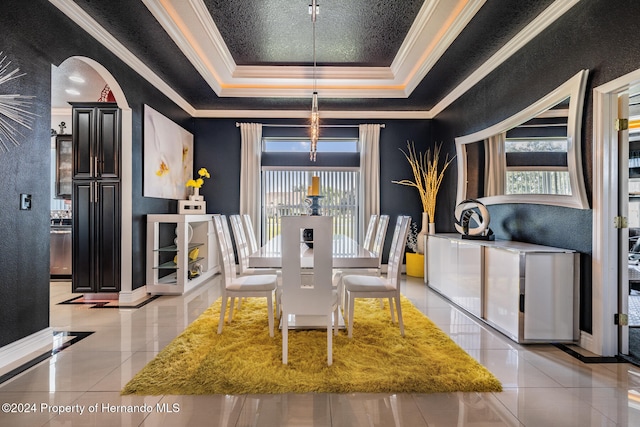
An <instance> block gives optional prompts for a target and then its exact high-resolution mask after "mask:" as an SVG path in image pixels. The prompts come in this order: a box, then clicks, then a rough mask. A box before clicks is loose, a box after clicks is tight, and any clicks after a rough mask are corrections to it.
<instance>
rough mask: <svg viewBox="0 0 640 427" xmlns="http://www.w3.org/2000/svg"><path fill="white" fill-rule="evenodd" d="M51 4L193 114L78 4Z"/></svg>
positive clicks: (54, 0) (57, 0) (68, 1)
mask: <svg viewBox="0 0 640 427" xmlns="http://www.w3.org/2000/svg"><path fill="white" fill-rule="evenodd" d="M49 2H50V3H51V4H53V5H54V6H55V7H57V8H58V9H59V10H60V11H61V12H62V13H64V14H65V15H67V17H69V19H71V20H72V21H73V22H75V23H76V24H78V25H79V26H80V28H82V29H83V30H85V31H86V32H87V33H89V35H91V36H92V37H93V38H94V39H96V40H97V41H98V42H99V43H100V44H102V45H103V46H104V47H106V48H107V49H108V50H109V51H110V52H112V53H113V54H114V55H116V56H117V57H118V58H120V59H121V60H122V61H123V62H124V63H125V64H127V65H128V66H130V67H131V68H132V69H133V70H135V71H136V72H137V73H138V74H140V75H141V76H142V77H143V78H145V79H146V80H147V81H148V82H149V83H151V84H152V85H153V86H155V87H156V88H157V89H158V90H160V91H161V92H162V93H164V94H165V95H166V96H168V97H169V98H171V100H172V101H173V102H175V103H176V104H177V105H178V106H179V107H180V108H182V109H183V110H185V111H186V112H187V113H189V114H191V115H193V113H194V112H195V109H194V108H193V107H192V106H191V104H189V103H188V102H187V101H186V100H184V99H183V98H182V97H181V96H180V95H179V94H178V93H177V92H176V91H175V90H173V89H172V88H171V86H169V85H168V84H167V83H165V82H164V81H163V80H162V79H161V78H160V77H158V75H157V74H155V73H154V72H153V71H151V69H150V68H149V67H147V66H146V65H145V64H144V63H143V62H142V61H140V60H139V59H138V58H137V57H136V56H135V55H134V54H133V53H131V52H130V51H129V50H128V49H127V48H125V47H124V46H123V45H122V43H120V42H119V41H118V40H116V39H115V37H113V36H112V35H111V34H109V32H108V31H107V30H105V29H104V28H103V27H102V26H101V25H100V24H98V23H97V22H96V21H95V20H94V19H93V18H92V17H91V16H89V15H88V14H87V13H86V12H85V11H84V10H82V8H81V7H80V6H78V5H77V4H75V3H74V2H73V1H72V0H49Z"/></svg>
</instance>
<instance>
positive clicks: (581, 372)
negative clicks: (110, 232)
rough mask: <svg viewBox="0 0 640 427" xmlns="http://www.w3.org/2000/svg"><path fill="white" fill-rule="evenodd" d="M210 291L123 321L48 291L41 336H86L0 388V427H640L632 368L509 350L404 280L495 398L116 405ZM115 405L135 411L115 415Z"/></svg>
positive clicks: (639, 392)
mask: <svg viewBox="0 0 640 427" xmlns="http://www.w3.org/2000/svg"><path fill="white" fill-rule="evenodd" d="M217 286H219V283H218V279H217V278H216V279H214V281H213V282H212V283H211V284H210V285H204V286H202V287H200V288H197V289H195V290H193V291H192V292H191V293H189V294H187V295H185V296H163V297H161V298H159V299H157V300H155V301H153V302H151V303H150V304H148V305H146V306H144V307H142V308H139V309H134V310H132V309H113V308H112V309H95V308H94V309H91V308H89V306H82V305H58V304H57V303H58V302H61V301H64V300H66V299H68V298H70V297H71V296H72V295H71V294H70V293H69V289H70V285H69V284H68V283H52V287H51V291H52V292H51V303H52V305H51V325H52V328H53V329H55V330H63V331H95V333H94V334H93V335H91V336H90V337H88V338H86V339H84V340H82V341H80V342H79V343H77V344H74V345H72V346H71V347H69V348H67V349H65V350H63V351H61V352H60V353H58V354H56V355H55V356H53V357H51V358H49V359H48V360H46V361H44V362H41V363H40V364H38V365H36V366H35V367H33V368H31V369H29V370H28V371H26V372H24V373H23V374H21V375H19V376H17V377H15V378H13V379H11V380H9V381H7V382H5V383H4V384H2V385H0V403H3V404H6V403H9V404H10V405H11V404H14V405H12V406H10V407H9V409H15V410H19V411H20V412H21V413H5V412H4V411H5V410H6V406H3V407H2V408H3V411H2V412H0V425H1V426H30V427H32V426H43V425H46V426H72V425H73V426H76V425H91V426H95V425H105V426H110V427H113V426H161V425H162V426H169V425H170V426H172V427H175V426H201V425H202V426H204V425H206V426H269V427H273V426H411V427H419V426H467V425H468V426H503V425H507V426H532V427H542V426H544V427H547V426H580V427H585V426H599V427H602V426H640V369H639V368H636V367H633V366H632V365H628V364H584V363H582V362H580V361H578V360H576V359H574V358H572V357H571V356H569V355H567V354H566V353H564V352H562V351H560V350H558V349H556V348H555V347H553V346H550V345H536V346H520V345H516V344H515V343H513V342H512V341H510V340H508V339H507V338H505V337H504V336H502V335H501V334H499V333H497V332H495V331H493V330H492V329H490V328H488V327H486V326H484V325H482V324H479V323H478V322H476V321H474V320H473V319H471V318H469V317H468V316H466V315H465V314H464V313H462V312H460V311H459V310H457V309H456V308H453V307H452V306H451V305H450V304H448V303H447V302H446V301H445V300H443V299H442V298H441V297H439V296H438V295H437V294H435V293H433V292H432V291H430V290H429V289H428V288H426V287H425V286H424V284H423V283H422V281H421V280H420V279H413V278H407V279H406V280H405V281H403V285H402V286H403V293H404V294H405V295H406V296H407V297H409V298H410V299H411V300H412V301H413V302H414V304H415V305H416V306H417V307H418V308H419V309H420V310H422V311H423V312H424V313H425V314H426V315H427V316H429V317H430V318H431V319H432V320H433V321H434V322H435V323H436V324H437V325H438V326H439V327H440V328H442V329H443V330H444V331H445V332H447V333H448V334H449V335H450V336H451V338H452V339H453V340H454V341H456V342H457V343H458V344H459V345H460V346H461V347H462V348H464V349H465V350H466V351H467V352H468V353H469V354H471V355H472V356H473V357H475V358H476V359H478V360H479V361H480V362H481V363H482V364H484V365H485V366H486V367H487V368H489V369H490V370H491V371H492V372H493V373H494V374H495V375H496V376H497V377H498V378H499V379H500V381H502V384H503V386H504V391H503V392H501V393H451V394H427V395H424V394H348V395H342V394H328V395H327V394H303V395H296V394H282V395H247V396H223V395H213V396H146V397H142V396H124V397H123V396H120V394H119V392H120V390H121V388H122V387H123V386H124V385H125V384H126V383H127V382H128V381H129V379H131V377H132V376H133V375H134V374H135V373H136V372H138V371H139V370H140V369H142V367H144V365H145V364H146V363H147V362H149V361H150V360H151V359H153V357H154V356H155V355H156V354H157V353H158V352H159V351H160V350H161V349H162V348H163V347H164V346H165V345H167V344H168V343H169V342H170V341H171V340H172V339H173V338H174V337H175V336H176V335H177V334H179V333H180V332H181V331H182V330H183V329H184V328H185V327H186V326H187V325H188V324H189V323H190V322H192V321H193V320H194V319H196V318H197V317H198V315H199V314H200V313H201V312H202V311H203V310H204V309H205V308H207V307H208V306H209V305H210V304H212V303H213V302H214V301H215V299H216V298H217V297H218V296H219V291H218V290H217ZM0 373H2V372H0ZM126 405H130V406H129V408H134V407H135V408H137V409H139V410H140V409H141V410H142V412H137V413H124V412H122V409H123V406H124V409H127V406H126ZM116 406H119V407H120V409H121V411H120V412H116V409H117V408H116ZM81 409H82V410H84V412H83V413H82V414H80V413H78V411H79V410H81ZM27 410H29V411H30V412H27ZM62 411H67V412H66V413H59V414H58V412H62Z"/></svg>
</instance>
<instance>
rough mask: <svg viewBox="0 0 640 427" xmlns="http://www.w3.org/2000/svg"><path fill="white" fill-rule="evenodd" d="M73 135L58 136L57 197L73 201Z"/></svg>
mask: <svg viewBox="0 0 640 427" xmlns="http://www.w3.org/2000/svg"><path fill="white" fill-rule="evenodd" d="M72 147H73V144H72V140H71V135H58V136H56V197H57V198H60V199H71V190H72V182H71V179H72V168H73V153H72Z"/></svg>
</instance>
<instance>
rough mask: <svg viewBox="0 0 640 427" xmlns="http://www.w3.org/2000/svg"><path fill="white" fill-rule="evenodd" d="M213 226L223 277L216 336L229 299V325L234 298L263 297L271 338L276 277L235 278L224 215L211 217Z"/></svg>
mask: <svg viewBox="0 0 640 427" xmlns="http://www.w3.org/2000/svg"><path fill="white" fill-rule="evenodd" d="M213 224H214V226H215V229H216V237H217V238H218V248H219V249H220V260H221V266H222V275H223V283H222V305H221V306H220V320H219V322H218V334H221V333H222V327H223V325H224V314H225V311H226V308H227V300H228V299H229V298H230V299H231V303H230V307H229V317H228V320H227V321H228V322H229V323H231V320H232V319H233V306H234V298H244V297H264V298H266V299H267V310H268V319H269V336H273V323H274V320H273V293H274V291H275V290H276V285H277V276H276V275H275V274H262V275H260V274H256V275H249V276H240V277H237V276H236V269H235V263H234V261H233V259H234V256H233V246H232V243H231V235H230V233H229V226H228V225H227V219H226V217H225V216H224V215H218V214H216V215H213Z"/></svg>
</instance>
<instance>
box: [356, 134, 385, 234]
mask: <svg viewBox="0 0 640 427" xmlns="http://www.w3.org/2000/svg"><path fill="white" fill-rule="evenodd" d="M381 126H382V125H379V124H361V125H360V126H359V128H360V129H359V134H360V137H359V144H360V170H361V174H360V199H361V200H360V206H361V207H362V209H360V221H359V222H360V230H359V235H360V236H364V226H365V224H366V219H367V218H369V217H370V216H371V215H373V214H376V215H379V214H380V127H381Z"/></svg>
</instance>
